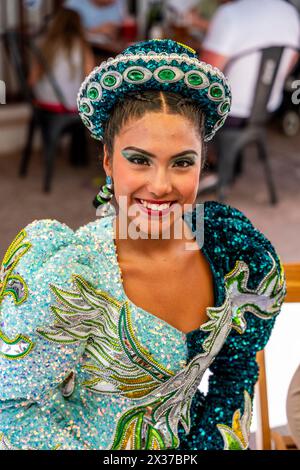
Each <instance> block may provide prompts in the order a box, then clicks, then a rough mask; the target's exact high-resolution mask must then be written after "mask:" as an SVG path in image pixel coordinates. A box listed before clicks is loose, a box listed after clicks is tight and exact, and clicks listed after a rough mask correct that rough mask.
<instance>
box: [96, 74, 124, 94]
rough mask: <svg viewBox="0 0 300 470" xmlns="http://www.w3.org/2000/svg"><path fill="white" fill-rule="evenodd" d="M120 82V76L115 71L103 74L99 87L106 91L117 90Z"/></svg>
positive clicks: (121, 79) (121, 78)
mask: <svg viewBox="0 0 300 470" xmlns="http://www.w3.org/2000/svg"><path fill="white" fill-rule="evenodd" d="M122 81H123V77H122V75H121V74H120V73H119V72H117V71H115V70H112V71H110V70H109V71H108V72H104V74H103V75H102V77H101V85H102V87H103V88H105V89H106V90H114V89H115V88H118V87H119V86H120V85H121V83H122Z"/></svg>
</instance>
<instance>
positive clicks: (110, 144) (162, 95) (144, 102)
mask: <svg viewBox="0 0 300 470" xmlns="http://www.w3.org/2000/svg"><path fill="white" fill-rule="evenodd" d="M159 111H164V112H166V113H168V114H179V115H180V116H184V117H186V118H187V119H188V120H189V121H190V122H191V124H192V125H194V126H195V128H196V130H197V131H198V133H199V136H200V138H201V142H202V168H203V166H204V163H205V154H206V145H205V144H204V130H205V129H204V113H203V112H202V110H201V108H200V107H199V105H197V103H195V101H193V100H191V99H189V98H184V97H183V96H181V95H179V94H177V93H171V92H164V91H159V90H147V91H143V92H139V93H133V94H127V95H125V96H124V98H122V99H120V100H119V101H118V102H117V103H116V105H115V106H114V108H113V110H112V112H111V114H110V118H109V119H108V121H107V123H106V126H105V130H104V139H103V144H104V145H106V148H107V152H108V156H109V157H111V156H112V154H113V148H114V139H115V136H116V135H117V134H118V132H119V131H120V129H121V128H122V127H123V126H124V125H125V124H126V123H127V122H128V121H129V120H130V119H132V118H142V117H143V116H144V115H145V114H146V113H147V112H154V113H155V112H159Z"/></svg>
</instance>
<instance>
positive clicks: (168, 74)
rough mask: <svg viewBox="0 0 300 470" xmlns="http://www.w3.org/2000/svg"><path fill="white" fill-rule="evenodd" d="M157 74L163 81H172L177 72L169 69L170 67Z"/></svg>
mask: <svg viewBox="0 0 300 470" xmlns="http://www.w3.org/2000/svg"><path fill="white" fill-rule="evenodd" d="M157 76H158V77H159V78H160V79H161V80H163V81H166V80H167V81H168V82H170V81H172V80H174V78H175V77H176V74H175V72H173V70H168V69H165V70H161V71H160V72H158V74H157Z"/></svg>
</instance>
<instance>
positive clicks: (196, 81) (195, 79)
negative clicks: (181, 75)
mask: <svg viewBox="0 0 300 470" xmlns="http://www.w3.org/2000/svg"><path fill="white" fill-rule="evenodd" d="M187 81H188V82H189V84H190V85H194V86H199V85H202V83H203V78H202V77H201V75H198V74H197V73H191V74H190V75H189V77H188V79H187Z"/></svg>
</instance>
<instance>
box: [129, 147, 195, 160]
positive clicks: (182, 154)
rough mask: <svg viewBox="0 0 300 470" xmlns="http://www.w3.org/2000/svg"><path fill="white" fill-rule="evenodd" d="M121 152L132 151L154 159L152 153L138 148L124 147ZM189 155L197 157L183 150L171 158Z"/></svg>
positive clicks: (193, 151)
mask: <svg viewBox="0 0 300 470" xmlns="http://www.w3.org/2000/svg"><path fill="white" fill-rule="evenodd" d="M123 150H134V151H135V152H139V153H143V154H145V155H147V156H148V157H152V158H156V155H154V153H151V152H147V150H143V149H140V148H138V147H126V148H125V149H123ZM191 153H192V154H194V155H196V156H198V154H197V152H196V151H195V150H192V149H189V150H184V151H183V152H179V153H176V154H175V155H173V156H172V157H171V158H176V157H183V156H184V155H187V154H191Z"/></svg>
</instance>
